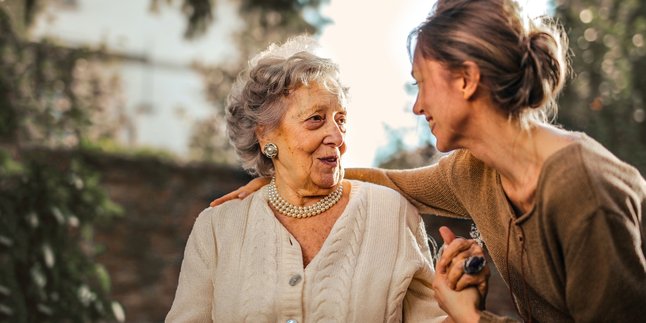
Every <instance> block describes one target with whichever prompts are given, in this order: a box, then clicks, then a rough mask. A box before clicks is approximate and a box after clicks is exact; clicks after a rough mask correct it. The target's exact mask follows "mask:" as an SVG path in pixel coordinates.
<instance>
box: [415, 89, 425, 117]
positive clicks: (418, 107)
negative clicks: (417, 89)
mask: <svg viewBox="0 0 646 323" xmlns="http://www.w3.org/2000/svg"><path fill="white" fill-rule="evenodd" d="M413 113H414V114H416V115H418V116H421V115H423V114H424V109H423V108H422V104H421V102H420V99H419V94H417V97H416V98H415V103H414V104H413Z"/></svg>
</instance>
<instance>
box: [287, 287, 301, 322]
mask: <svg viewBox="0 0 646 323" xmlns="http://www.w3.org/2000/svg"><path fill="white" fill-rule="evenodd" d="M299 281H301V275H294V276H292V278H290V279H289V286H296V284H298V282H299ZM288 322H289V321H288ZM294 322H296V321H294Z"/></svg>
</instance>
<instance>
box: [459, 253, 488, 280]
mask: <svg viewBox="0 0 646 323" xmlns="http://www.w3.org/2000/svg"><path fill="white" fill-rule="evenodd" d="M486 264H487V261H486V260H485V258H484V257H482V256H471V257H469V258H467V259H466V260H465V261H464V272H465V273H466V274H467V275H477V274H478V273H480V272H481V271H482V269H483V268H484V267H485V265H486Z"/></svg>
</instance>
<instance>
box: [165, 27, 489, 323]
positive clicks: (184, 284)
mask: <svg viewBox="0 0 646 323" xmlns="http://www.w3.org/2000/svg"><path fill="white" fill-rule="evenodd" d="M312 48H313V43H312V42H311V40H309V39H308V38H305V37H299V38H296V39H292V40H291V41H289V42H287V43H286V44H284V45H282V46H272V47H270V48H269V49H268V50H267V51H266V52H264V53H261V54H260V55H258V56H257V57H255V58H254V59H252V60H251V62H250V66H249V69H248V70H247V71H245V72H243V73H242V74H241V75H240V77H239V79H238V81H237V82H236V84H235V85H234V87H233V89H232V92H231V94H230V96H229V100H228V106H227V124H228V135H229V138H230V140H231V142H232V143H233V145H234V146H235V148H236V151H237V153H238V155H239V157H240V159H241V160H242V162H243V167H244V168H245V169H246V170H248V171H250V172H251V173H252V174H259V175H262V176H270V177H272V180H271V182H270V184H269V185H267V186H265V187H263V188H262V189H261V190H260V191H258V192H256V193H253V194H251V195H250V196H249V198H247V199H245V200H233V201H229V202H227V203H224V204H222V205H220V206H218V207H214V208H208V209H206V210H205V211H203V212H202V213H201V214H200V216H199V217H198V218H197V220H196V222H195V225H194V227H193V230H192V232H191V234H190V236H189V238H188V242H187V245H186V250H185V255H184V260H183V263H182V269H181V273H180V276H179V286H178V287H177V292H176V295H175V300H174V302H173V305H172V308H171V310H170V312H169V313H168V316H167V318H166V321H167V322H205V321H211V320H213V321H217V322H242V321H245V322H246V321H251V322H279V321H280V322H319V321H336V322H395V321H401V320H404V321H436V320H437V321H441V320H442V319H444V317H445V316H444V312H443V311H442V310H441V309H440V308H439V307H438V305H437V303H436V301H435V299H434V295H433V290H432V287H431V281H432V279H433V275H434V271H433V269H432V267H431V256H430V252H429V246H428V242H427V236H426V233H425V230H424V224H423V222H422V220H421V218H420V216H419V215H418V213H417V211H416V209H415V208H414V207H413V206H412V205H411V204H410V203H408V202H407V201H406V199H404V198H403V197H401V196H400V195H399V194H398V193H396V192H395V191H393V190H391V189H388V188H384V187H381V186H376V185H373V184H368V183H362V182H359V181H347V180H344V179H343V168H342V166H341V156H343V153H344V152H345V149H346V146H345V141H344V138H345V132H346V108H345V98H346V88H344V87H343V86H342V85H341V83H340V82H339V78H338V70H337V66H336V65H335V64H333V63H332V62H331V61H329V60H327V59H323V58H320V57H318V56H316V55H314V54H313V53H312ZM474 293H477V292H475V291H474Z"/></svg>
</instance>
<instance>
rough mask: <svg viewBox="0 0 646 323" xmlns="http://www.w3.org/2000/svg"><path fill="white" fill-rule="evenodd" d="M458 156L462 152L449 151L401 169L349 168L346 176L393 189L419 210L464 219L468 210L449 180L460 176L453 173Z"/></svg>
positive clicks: (461, 157) (462, 154)
mask: <svg viewBox="0 0 646 323" xmlns="http://www.w3.org/2000/svg"><path fill="white" fill-rule="evenodd" d="M459 159H464V153H463V152H456V153H452V154H449V155H447V156H445V157H443V158H441V159H440V161H439V162H438V163H436V164H433V165H430V166H426V167H420V168H413V169H402V170H386V169H379V168H351V169H347V170H346V173H345V175H346V177H347V178H352V179H358V180H361V181H365V182H370V183H374V184H378V185H382V186H386V187H389V188H391V189H394V190H396V191H397V192H399V193H400V194H401V195H403V196H404V197H405V198H406V199H407V200H408V201H409V202H410V203H412V204H413V205H414V206H415V207H416V208H417V209H418V210H419V212H420V213H423V214H436V215H441V216H447V217H454V218H455V217H458V218H467V217H469V215H468V212H467V211H466V209H465V207H464V206H463V205H462V203H461V202H460V199H459V197H458V193H456V190H455V186H456V185H455V184H456V183H452V180H451V179H452V178H454V177H460V176H459V174H456V173H455V164H456V160H459ZM460 169H462V168H460Z"/></svg>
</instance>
